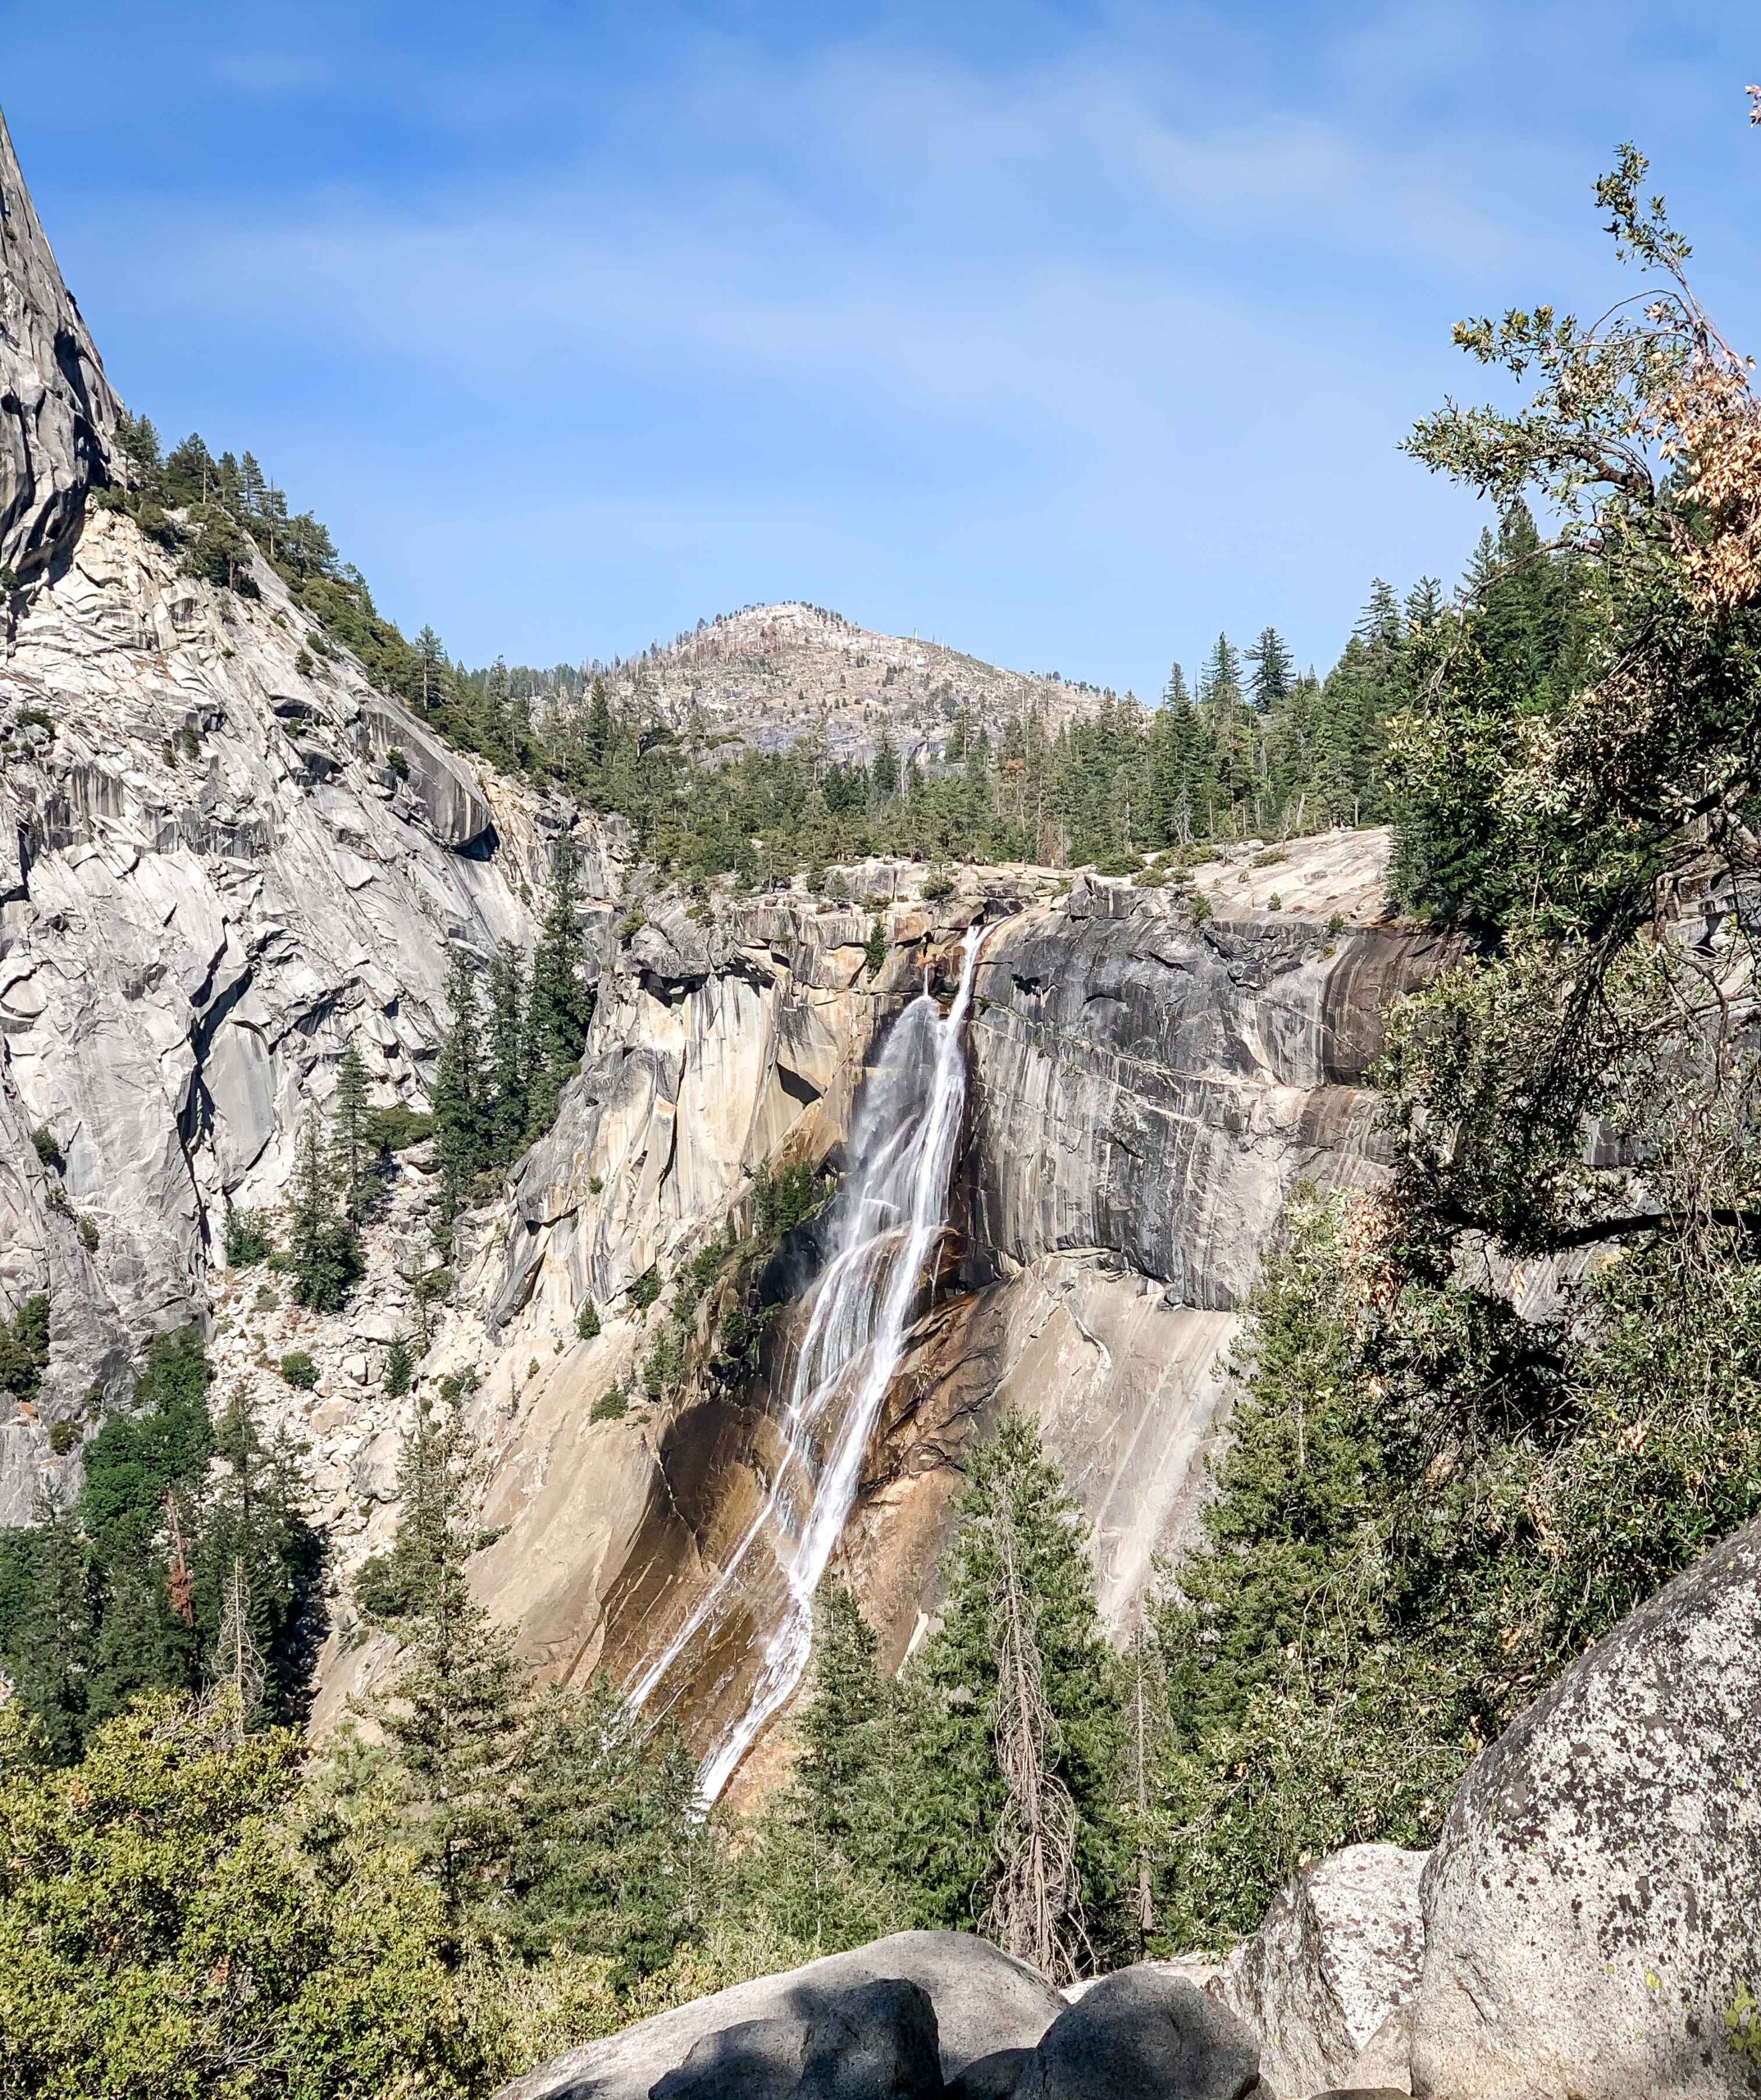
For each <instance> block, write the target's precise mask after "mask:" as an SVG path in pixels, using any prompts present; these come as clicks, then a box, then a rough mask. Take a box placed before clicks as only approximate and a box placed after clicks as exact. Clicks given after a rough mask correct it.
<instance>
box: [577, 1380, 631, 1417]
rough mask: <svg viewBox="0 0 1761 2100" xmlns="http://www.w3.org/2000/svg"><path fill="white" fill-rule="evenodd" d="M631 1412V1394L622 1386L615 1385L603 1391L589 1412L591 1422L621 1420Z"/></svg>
mask: <svg viewBox="0 0 1761 2100" xmlns="http://www.w3.org/2000/svg"><path fill="white" fill-rule="evenodd" d="M629 1412H630V1396H629V1395H628V1394H627V1392H625V1390H623V1386H613V1387H612V1388H611V1389H610V1390H609V1391H608V1392H604V1393H601V1394H600V1396H599V1398H598V1399H596V1400H595V1402H594V1403H593V1405H592V1407H591V1409H590V1410H589V1412H588V1415H587V1420H588V1421H589V1422H619V1421H621V1420H622V1419H623V1417H624V1416H625V1415H627V1413H629Z"/></svg>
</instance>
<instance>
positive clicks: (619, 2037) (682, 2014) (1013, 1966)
mask: <svg viewBox="0 0 1761 2100" xmlns="http://www.w3.org/2000/svg"><path fill="white" fill-rule="evenodd" d="M888 1983H891V1984H906V1985H909V1986H910V1987H913V1988H915V1990H917V1991H919V1992H920V1993H922V1994H923V1996H924V1997H925V1998H926V1999H927V2000H928V2003H929V2005H930V2006H931V2007H932V2008H933V2012H934V2016H935V2031H936V2034H937V2038H938V2054H939V2059H940V2064H939V2068H940V2073H941V2076H942V2078H943V2079H955V2078H957V2077H959V2076H960V2074H961V2073H962V2072H963V2071H964V2070H965V2069H966V2068H967V2066H969V2065H970V2064H972V2063H974V2062H976V2061H979V2059H980V2058H983V2057H989V2056H991V2055H992V2054H994V2053H995V2052H997V2051H998V2050H1001V2049H1011V2048H1021V2049H1030V2048H1033V2044H1034V2043H1036V2042H1038V2039H1039V2038H1040V2036H1041V2035H1042V2034H1044V2033H1045V2031H1046V2029H1047V2028H1048V2027H1049V2026H1050V2025H1052V2022H1053V2021H1054V2020H1056V2019H1057V2017H1058V2016H1059V2015H1060V2014H1061V2012H1062V2011H1064V2001H1063V2000H1062V1999H1061V1997H1059V1996H1058V1993H1056V1991H1055V1990H1053V1988H1052V1986H1051V1985H1050V1984H1048V1983H1047V1982H1046V1981H1045V1979H1043V1978H1042V1977H1041V1976H1039V1975H1038V1974H1036V1973H1035V1972H1034V1971H1033V1970H1031V1969H1029V1968H1028V1967H1027V1966H1026V1965H1025V1964H1024V1963H1022V1962H1020V1961H1015V1960H1014V1959H1013V1958H1012V1956H1009V1955H1006V1954H1005V1953H1003V1952H1001V1949H1000V1948H998V1947H992V1945H991V1944H990V1943H989V1942H988V1941H987V1940H982V1939H977V1938H973V1937H972V1936H971V1935H970V1934H969V1933H894V1934H893V1935H892V1937H891V1938H887V1939H878V1940H875V1941H874V1942H873V1943H872V1944H870V1945H869V1946H867V1947H855V1948H853V1949H852V1950H851V1952H848V1953H846V1954H830V1955H827V1956H825V1957H824V1959H823V1960H822V1961H810V1962H809V1963H808V1964H807V1965H806V1966H805V1968H801V1969H792V1970H788V1971H787V1972H786V1973H785V1974H782V1975H780V1976H761V1977H760V1978H759V1979H757V1980H756V1981H755V1982H753V1983H750V1984H736V1985H735V1986H734V1987H733V1988H732V1989H731V1990H726V1991H718V1992H716V1993H714V1996H713V1997H706V1998H698V1999H697V2000H696V2001H695V2002H693V2003H691V2004H690V2005H683V2006H679V2007H677V2010H676V2011H672V2012H664V2013H660V2014H658V2015H657V2016H655V2018H654V2019H652V2020H643V2021H642V2022H641V2024H640V2025H637V2026H635V2027H629V2028H626V2029H624V2031H623V2033H622V2034H614V2035H611V2036H609V2037H608V2038H606V2039H605V2040H604V2041H602V2042H589V2043H587V2044H586V2047H585V2048H579V2049H572V2050H570V2051H569V2052H568V2054H567V2055H565V2056H561V2057H556V2058H554V2060H553V2061H551V2062H550V2063H548V2064H545V2065H542V2066H540V2067H539V2068H538V2069H537V2070H533V2071H530V2072H528V2073H527V2075H526V2076H525V2077H523V2078H519V2079H515V2080H514V2082H513V2084H511V2085H507V2086H504V2088H503V2089H502V2090H501V2093H500V2094H499V2095H498V2096H497V2100H647V2096H648V2095H649V2093H650V2091H651V2090H652V2089H654V2088H655V2086H656V2085H657V2084H659V2082H660V2081H661V2080H662V2079H667V2078H668V2075H669V2074H671V2073H674V2072H676V2071H677V2070H679V2069H680V2068H681V2067H682V2066H684V2065H686V2064H687V2062H689V2061H691V2059H692V2058H693V2057H696V2061H697V2063H698V2066H699V2067H700V2068H703V2067H705V2065H706V2063H707V2062H708V2061H713V2060H714V2058H716V2057H718V2055H722V2056H724V2057H725V2056H728V2055H733V2054H736V2053H737V2049H734V2048H729V2045H728V2043H726V2042H725V2041H723V2038H724V2037H728V2036H730V2035H736V2034H739V2033H740V2030H742V2029H750V2028H751V2027H753V2026H755V2025H763V2027H764V2029H765V2030H766V2031H765V2033H764V2036H763V2037H762V2038H759V2037H756V2036H752V2035H750V2034H747V2035H746V2039H747V2040H749V2041H750V2042H752V2043H755V2045H756V2044H759V2043H760V2040H761V2041H762V2046H763V2048H764V2049H765V2051H767V2052H768V2053H769V2056H770V2057H771V2059H772V2061H776V2060H777V2059H778V2057H782V2056H784V2055H786V2054H787V2053H788V2052H791V2051H792V2050H794V2049H796V2048H799V2047H800V2045H801V2044H804V2043H805V2042H806V2040H807V2038H808V2036H809V2035H810V2034H811V2032H812V2031H813V2029H814V2027H815V2025H822V2026H823V2025H824V2024H826V2023H827V2022H828V2020H835V2018H836V2016H837V2014H838V2012H839V2011H840V2009H841V2008H847V2007H849V2006H851V2005H852V2004H853V2003H854V2004H855V2005H857V2006H861V2005H863V2004H865V2003H866V2002H867V2001H865V2000H864V1999H863V1997H862V1993H865V1992H866V1991H870V1990H872V1989H873V1988H874V1985H876V1984H888ZM705 2043H707V2044H708V2045H709V2046H708V2048H705V2049H704V2053H703V2055H702V2056H697V2052H698V2051H699V2049H700V2048H703V2045H705ZM758 2053H759V2050H758V2048H757V2047H756V2046H755V2048H754V2049H753V2051H752V2054H754V2055H757V2054H758ZM801 2053H803V2054H805V2051H804V2050H803V2051H802V2052H801ZM741 2089H744V2088H741ZM760 2090H774V2091H778V2092H787V2091H788V2090H789V2086H788V2084H787V2083H783V2084H778V2085H776V2086H773V2087H768V2088H767V2087H760ZM930 2091H931V2092H933V2087H932V2088H930ZM926 2100H928V2096H927V2094H926Z"/></svg>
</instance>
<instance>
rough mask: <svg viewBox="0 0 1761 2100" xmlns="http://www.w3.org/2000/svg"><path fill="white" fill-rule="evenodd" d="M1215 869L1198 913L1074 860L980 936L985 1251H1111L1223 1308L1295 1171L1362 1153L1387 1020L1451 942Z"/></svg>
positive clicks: (1339, 1164)
mask: <svg viewBox="0 0 1761 2100" xmlns="http://www.w3.org/2000/svg"><path fill="white" fill-rule="evenodd" d="M1321 843H1322V842H1316V845H1317V846H1318V845H1320V844H1321ZM1304 847H1307V842H1304ZM1304 847H1293V849H1292V850H1291V851H1292V859H1293V860H1298V859H1299V858H1301V857H1302V856H1303V853H1304ZM1293 873H1294V870H1293V869H1292V868H1290V867H1289V866H1288V865H1287V868H1286V873H1285V875H1284V881H1285V883H1286V887H1287V888H1289V887H1290V886H1291V882H1290V879H1291V875H1292V874H1293ZM1220 888H1221V895H1220V897H1219V902H1218V905H1217V906H1216V907H1215V909H1214V914H1213V916H1212V917H1211V920H1209V921H1208V922H1207V923H1205V924H1194V923H1193V919H1192V916H1191V915H1190V912H1189V911H1188V907H1187V906H1186V905H1185V904H1184V902H1183V901H1182V900H1181V899H1180V898H1179V896H1178V895H1177V894H1173V895H1171V894H1170V893H1167V892H1165V891H1156V890H1151V891H1143V890H1136V889H1132V888H1129V887H1127V886H1126V885H1125V884H1123V883H1101V882H1093V881H1089V880H1087V879H1081V878H1079V879H1078V881H1077V882H1076V883H1075V884H1074V886H1073V888H1072V889H1071V893H1070V897H1068V899H1066V900H1065V901H1064V902H1062V903H1061V904H1060V905H1058V906H1056V907H1053V908H1049V909H1042V910H1039V911H1033V912H1029V913H1024V914H1023V915H1021V917H1020V919H1018V920H1015V921H1012V922H1011V924H1009V925H1008V926H1006V928H1004V929H1002V930H1001V933H1000V934H999V935H998V937H997V938H996V939H994V940H993V941H992V943H990V944H989V945H988V947H987V948H986V951H985V958H984V962H983V966H982V968H981V970H980V972H979V997H980V1002H981V1003H980V1006H979V1011H978V1012H977V1014H976V1016H975V1017H974V1022H973V1027H972V1038H973V1060H974V1102H975V1123H976V1128H975V1133H974V1145H973V1148H972V1153H971V1162H972V1174H973V1186H972V1189H971V1195H970V1224H969V1233H970V1236H971V1238H972V1239H973V1240H974V1242H975V1243H976V1244H979V1245H980V1246H982V1247H983V1248H984V1249H987V1250H988V1251H989V1252H990V1253H992V1255H993V1256H995V1257H997V1258H1001V1259H1003V1260H1006V1261H1012V1262H1030V1261H1033V1259H1035V1258H1037V1257H1038V1256H1040V1255H1042V1254H1044V1253H1051V1252H1056V1251H1062V1250H1066V1249H1108V1250H1110V1251H1111V1253H1114V1254H1115V1255H1116V1256H1118V1257H1119V1258H1120V1259H1121V1260H1123V1261H1124V1262H1125V1263H1126V1264H1127V1265H1128V1267H1130V1268H1131V1269H1133V1270H1134V1271H1136V1272H1137V1273H1138V1274H1139V1275H1141V1276H1153V1277H1156V1278H1157V1279H1158V1280H1159V1281H1161V1282H1162V1283H1163V1284H1165V1285H1166V1286H1167V1287H1168V1290H1169V1292H1170V1297H1171V1298H1172V1299H1174V1300H1175V1302H1177V1303H1180V1304H1182V1305H1187V1306H1191V1307H1195V1308H1203V1309H1207V1310H1222V1309H1226V1308H1229V1307H1231V1306H1233V1305H1234V1304H1235V1303H1238V1302H1239V1299H1240V1298H1241V1296H1242V1294H1243V1292H1244V1291H1245V1290H1246V1289H1247V1287H1248V1285H1249V1284H1250V1283H1251V1281H1252V1277H1253V1275H1254V1272H1255V1271H1256V1268H1257V1264H1258V1260H1259V1255H1260V1251H1261V1249H1262V1248H1263V1247H1264V1245H1265V1244H1266V1239H1267V1238H1268V1236H1269V1235H1270V1234H1271V1231H1272V1230H1273V1229H1274V1228H1275V1225H1276V1221H1277V1219H1278V1217H1279V1214H1280V1211H1281V1210H1282V1208H1283V1204H1284V1197H1285V1194H1286V1193H1287V1191H1288V1189H1289V1185H1290V1183H1291V1181H1292V1180H1293V1179H1294V1178H1295V1177H1296V1176H1298V1175H1299V1174H1303V1173H1313V1174H1316V1175H1317V1176H1320V1177H1321V1178H1322V1179H1334V1178H1337V1177H1339V1176H1341V1175H1345V1176H1349V1175H1351V1174H1353V1173H1354V1172H1355V1171H1357V1168H1356V1166H1355V1162H1357V1161H1358V1160H1359V1159H1360V1158H1361V1157H1362V1154H1363V1153H1364V1150H1365V1145H1366V1139H1367V1137H1368V1136H1369V1134H1370V1117H1369V1112H1368V1111H1367V1108H1366V1105H1365V1103H1364V1102H1363V1101H1362V1097H1361V1096H1360V1094H1359V1093H1358V1092H1357V1088H1358V1085H1359V1083H1360V1082H1361V1081H1362V1079H1363V1077H1364V1075H1365V1073H1366V1069H1367V1067H1368V1066H1369V1064H1370V1063H1371V1061H1372V1060H1373V1058H1374V1057H1375V1053H1376V1052H1377V1051H1378V1049H1379V1048H1380V1024H1379V1019H1378V1017H1379V1016H1380V1012H1381V1011H1382V1010H1383V1008H1384V1007H1385V1006H1386V1004H1387V1002H1389V1000H1390V999H1392V998H1398V996H1399V995H1400V994H1401V993H1403V992H1406V991H1408V990H1411V989H1412V988H1414V987H1416V986H1417V985H1418V984H1422V983H1424V982H1425V981H1426V979H1428V978H1429V977H1430V976H1431V975H1433V974H1434V973H1435V970H1436V969H1437V968H1438V967H1439V964H1440V963H1441V962H1442V961H1444V960H1445V959H1446V958H1447V957H1448V955H1449V954H1450V953H1452V952H1453V947H1452V946H1451V944H1450V943H1448V942H1447V941H1446V940H1445V939H1444V938H1430V937H1426V936H1425V935H1421V934H1410V933H1403V932H1395V931H1391V930H1388V929H1380V928H1377V927H1373V926H1372V927H1367V928H1361V929H1359V928H1353V929H1352V930H1350V931H1349V932H1347V931H1345V930H1344V929H1339V931H1337V932H1330V931H1329V929H1328V925H1327V923H1326V922H1325V921H1324V920H1323V921H1320V922H1318V923H1317V920H1316V918H1314V917H1308V916H1298V915H1296V914H1295V913H1293V912H1292V911H1282V910H1281V911H1280V912H1279V913H1278V914H1276V915H1273V914H1270V913H1266V912H1264V911H1254V910H1253V909H1252V907H1251V906H1249V907H1245V908H1243V907H1242V906H1239V905H1236V904H1235V903H1234V900H1233V898H1231V897H1230V895H1229V892H1228V888H1227V886H1226V885H1221V886H1220ZM1225 911H1227V912H1229V913H1230V916H1226V917H1225V915H1224V914H1225Z"/></svg>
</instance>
